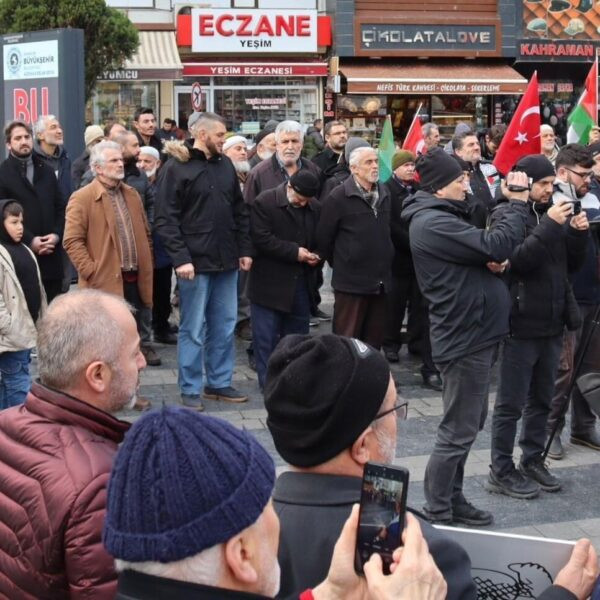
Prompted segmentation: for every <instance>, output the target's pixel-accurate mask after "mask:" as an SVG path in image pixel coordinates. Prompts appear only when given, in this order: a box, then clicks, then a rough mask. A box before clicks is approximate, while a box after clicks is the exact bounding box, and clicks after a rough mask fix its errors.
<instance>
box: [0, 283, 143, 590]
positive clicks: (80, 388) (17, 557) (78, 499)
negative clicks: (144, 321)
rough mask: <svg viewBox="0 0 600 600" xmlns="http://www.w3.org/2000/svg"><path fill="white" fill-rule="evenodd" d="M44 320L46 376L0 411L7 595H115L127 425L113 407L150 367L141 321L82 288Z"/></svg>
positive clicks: (41, 337) (41, 343)
mask: <svg viewBox="0 0 600 600" xmlns="http://www.w3.org/2000/svg"><path fill="white" fill-rule="evenodd" d="M38 325H39V329H38V340H37V348H38V373H39V381H37V382H36V383H34V384H33V385H32V387H31V391H30V393H29V395H28V396H27V399H26V400H25V404H24V405H21V406H20V407H14V408H9V409H7V410H4V411H2V413H0V496H1V497H2V498H4V499H5V500H6V501H8V499H10V502H9V504H5V506H4V508H3V509H2V510H1V511H0V527H1V528H2V531H3V539H4V540H5V541H6V542H7V543H3V544H2V547H1V548H0V564H1V565H2V577H0V596H2V597H3V598H93V599H97V600H103V599H105V598H113V597H114V594H115V590H116V581H115V579H116V575H115V572H114V566H113V560H112V558H111V557H110V556H109V555H108V554H107V552H106V551H105V550H104V548H103V546H102V540H101V533H102V524H103V522H104V513H105V507H106V485H107V483H108V477H109V473H110V470H111V467H112V462H113V458H114V456H115V454H116V452H117V447H118V444H120V443H121V441H122V440H123V436H124V434H125V432H126V431H127V429H128V428H129V424H128V423H127V422H125V421H119V420H117V419H116V418H115V417H114V416H113V414H114V413H116V412H118V411H120V410H122V409H123V408H126V407H129V406H131V404H132V402H133V400H134V398H135V394H136V391H137V388H138V384H139V372H140V371H141V370H142V369H143V368H144V367H145V366H146V363H145V361H144V356H143V355H142V353H141V352H140V339H139V336H138V333H137V331H136V324H135V320H134V318H133V316H132V314H131V312H130V307H129V306H128V305H127V304H126V303H125V302H124V301H123V300H122V299H121V298H118V297H116V296H113V295H111V294H106V293H104V292H100V291H98V290H83V291H74V292H70V293H69V294H63V295H61V296H59V297H58V298H56V299H55V300H54V301H53V302H52V303H51V304H50V306H49V308H48V311H47V312H46V314H45V315H44V317H43V318H42V319H41V320H40V322H39V324H38ZM9 505H10V508H9ZM9 540H10V541H9ZM17 548H18V551H16V550H15V549H17Z"/></svg>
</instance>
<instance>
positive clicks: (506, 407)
mask: <svg viewBox="0 0 600 600" xmlns="http://www.w3.org/2000/svg"><path fill="white" fill-rule="evenodd" d="M561 152H563V151H562V150H561ZM561 152H559V154H558V157H557V159H556V164H557V165H559V168H560V165H561V164H563V163H562V162H561V161H562V159H561ZM515 170H516V171H523V172H524V173H526V174H527V176H528V178H529V181H530V182H531V189H530V190H529V202H528V206H529V214H528V216H527V225H526V227H527V237H526V238H525V240H524V241H523V242H522V243H521V244H519V245H518V246H517V247H516V248H515V249H514V251H513V253H512V255H511V257H510V259H509V265H508V267H507V269H506V273H507V278H508V284H509V288H510V295H511V298H513V302H512V309H511V314H510V335H509V336H508V337H507V338H506V340H505V342H504V348H503V354H502V361H501V364H500V380H499V384H498V393H497V396H496V403H495V405H494V416H493V422H492V465H491V470H490V474H489V478H488V481H487V482H486V488H487V489H488V490H489V491H491V492H495V493H500V494H505V495H507V496H511V497H513V498H522V499H529V498H535V497H536V496H537V495H538V494H539V492H540V488H541V489H543V490H545V491H547V492H555V491H558V490H559V489H560V487H561V486H560V482H559V481H558V479H557V478H556V477H554V475H552V474H551V473H550V472H549V471H548V469H547V468H546V466H545V464H544V459H543V456H542V454H543V452H544V446H545V441H546V421H547V419H548V414H549V412H550V405H551V402H552V394H553V391H554V379H555V377H556V370H557V368H558V359H559V357H560V352H561V348H562V342H563V331H564V329H565V325H568V324H567V322H566V321H567V319H566V315H567V312H568V309H567V306H566V297H567V294H568V293H569V292H570V284H569V282H568V278H567V277H568V274H569V273H572V272H573V271H575V270H577V269H578V268H579V267H580V266H581V264H582V263H583V260H584V258H585V250H586V246H587V242H588V238H589V235H588V229H589V225H588V222H587V218H586V215H585V212H581V213H580V214H578V215H574V216H573V215H572V212H573V204H572V203H570V202H557V203H555V204H554V205H551V204H550V200H551V198H552V192H553V184H554V167H553V166H552V163H551V162H550V161H549V160H548V159H547V158H546V157H545V156H544V155H543V154H532V155H530V156H526V157H524V158H522V159H521V160H519V162H518V163H517V164H516V165H515ZM577 172H578V173H579V172H580V171H579V170H578V171H577ZM581 172H582V173H583V170H581ZM509 193H510V192H509ZM507 210H509V206H508V205H507V203H506V202H505V201H500V203H499V205H498V206H497V207H496V209H494V211H492V215H491V219H490V221H491V224H492V226H493V225H494V224H495V223H496V222H497V221H498V220H499V219H501V218H502V216H503V214H504V213H505V211H507ZM519 419H522V421H521V437H520V439H519V446H520V447H521V450H522V456H521V461H520V463H519V466H518V469H516V468H515V465H514V463H513V448H514V444H515V436H516V432H517V422H518V421H519Z"/></svg>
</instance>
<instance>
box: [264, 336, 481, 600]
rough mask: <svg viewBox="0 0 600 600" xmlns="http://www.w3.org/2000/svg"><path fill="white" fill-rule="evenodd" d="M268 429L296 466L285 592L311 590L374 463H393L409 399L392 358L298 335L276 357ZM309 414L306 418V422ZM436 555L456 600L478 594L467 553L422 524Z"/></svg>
mask: <svg viewBox="0 0 600 600" xmlns="http://www.w3.org/2000/svg"><path fill="white" fill-rule="evenodd" d="M265 407H266V409H267V413H268V417H267V426H268V428H269V431H270V432H271V435H272V436H273V441H274V443H275V448H276V449H277V451H278V452H279V454H280V455H281V457H282V458H283V459H284V460H285V461H286V462H287V463H288V464H289V465H291V466H292V469H290V470H289V471H286V472H284V473H282V474H281V475H280V476H279V478H278V479H277V482H276V484H275V490H274V492H273V501H274V503H275V510H276V511H277V513H278V515H279V518H280V522H281V533H280V542H279V564H280V565H281V582H282V585H281V591H280V596H279V597H281V598H292V597H294V592H297V591H298V590H302V589H305V588H307V587H311V586H313V585H315V584H316V583H318V582H319V581H321V580H322V579H323V577H324V575H325V574H326V573H327V565H328V564H329V562H330V559H331V555H332V553H333V547H334V544H335V541H336V539H337V537H338V535H339V533H340V531H341V530H342V527H343V524H344V521H345V520H346V518H347V517H348V515H349V514H350V511H351V509H352V505H353V504H354V503H355V502H359V501H360V490H361V486H362V474H363V468H364V466H365V464H366V463H367V462H368V461H371V462H379V463H387V464H390V463H392V461H393V460H394V457H395V455H396V435H397V430H396V421H397V419H398V418H406V409H407V405H406V403H405V402H402V400H401V399H399V398H398V397H397V396H396V387H395V385H394V381H393V380H392V378H391V375H390V368H389V365H388V363H387V361H386V360H385V358H384V357H383V356H382V355H381V354H380V353H379V352H376V351H375V350H374V349H373V348H372V347H371V346H368V345H367V344H364V343H363V342H361V341H359V340H357V339H354V338H346V337H340V336H337V335H331V334H326V335H322V336H319V337H310V336H306V335H290V336H287V337H285V338H283V339H282V340H281V342H280V343H279V345H278V346H277V348H276V349H275V351H274V352H273V355H272V356H271V360H270V361H269V368H268V371H267V378H266V383H265ZM298 415H302V418H298ZM420 524H421V528H422V531H423V535H424V537H425V539H426V540H427V544H428V545H429V550H430V552H431V555H432V557H433V559H434V561H435V563H436V564H437V566H438V568H439V569H440V571H441V572H442V574H443V576H444V579H445V580H446V583H447V584H448V595H447V598H448V600H472V599H474V598H475V597H476V590H475V585H474V583H473V580H472V578H471V563H470V561H469V558H468V556H467V554H466V553H465V551H464V550H463V549H462V548H461V547H460V546H459V545H458V544H456V543H455V542H453V541H451V540H449V539H448V538H447V537H446V536H445V534H444V533H442V532H441V531H438V530H437V529H434V528H433V527H431V525H429V524H428V523H426V522H424V521H420Z"/></svg>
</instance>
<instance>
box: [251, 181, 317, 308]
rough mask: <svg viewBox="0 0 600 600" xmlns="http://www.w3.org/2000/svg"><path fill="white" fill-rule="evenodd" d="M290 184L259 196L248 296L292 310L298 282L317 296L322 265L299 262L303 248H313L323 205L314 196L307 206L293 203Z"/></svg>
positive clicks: (253, 222)
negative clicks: (289, 193) (317, 276)
mask: <svg viewBox="0 0 600 600" xmlns="http://www.w3.org/2000/svg"><path fill="white" fill-rule="evenodd" d="M286 192H287V183H282V184H281V185H279V186H278V187H276V188H274V189H272V190H267V191H266V192H263V193H262V194H260V195H259V196H258V198H257V199H256V201H255V202H254V204H253V205H252V210H251V214H250V233H251V236H252V243H253V245H254V248H255V251H256V256H255V257H254V261H253V263H252V269H251V271H250V279H249V282H248V298H249V299H250V300H251V301H252V302H254V303H256V304H260V305H261V306H266V307H267V308H271V309H273V310H278V311H281V312H285V313H289V312H290V311H291V309H292V305H293V302H294V293H295V291H296V285H297V283H298V281H300V280H301V279H304V281H305V282H306V287H307V289H308V292H309V295H310V296H311V297H312V296H314V292H315V290H316V275H317V268H318V267H311V266H310V265H308V264H307V263H301V262H298V249H299V248H300V247H302V248H306V249H307V250H310V251H311V252H312V251H313V249H314V247H315V244H316V242H315V233H316V229H317V222H318V220H319V210H320V208H321V207H320V204H319V202H318V201H317V200H315V199H314V198H312V199H311V200H310V202H309V203H308V204H307V205H306V206H305V207H304V208H294V207H293V206H290V203H289V201H288V199H287V193H286Z"/></svg>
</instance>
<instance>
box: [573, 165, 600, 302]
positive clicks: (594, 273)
mask: <svg viewBox="0 0 600 600" xmlns="http://www.w3.org/2000/svg"><path fill="white" fill-rule="evenodd" d="M589 196H595V197H596V200H597V201H596V202H595V203H593V202H592V200H591V198H589V197H588V198H587V200H585V199H584V201H583V203H582V208H583V210H585V212H586V214H587V218H588V220H589V221H593V220H600V182H598V180H597V179H596V178H595V177H593V178H592V183H591V185H590V194H589ZM590 238H591V239H590V242H589V244H588V245H587V251H586V257H585V262H584V263H583V266H582V267H581V269H579V271H577V272H576V273H574V274H573V276H572V278H571V282H572V283H573V292H574V293H575V298H577V302H578V303H579V304H586V305H590V304H591V305H594V304H600V227H599V226H597V225H596V226H592V227H590Z"/></svg>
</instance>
